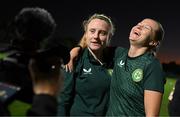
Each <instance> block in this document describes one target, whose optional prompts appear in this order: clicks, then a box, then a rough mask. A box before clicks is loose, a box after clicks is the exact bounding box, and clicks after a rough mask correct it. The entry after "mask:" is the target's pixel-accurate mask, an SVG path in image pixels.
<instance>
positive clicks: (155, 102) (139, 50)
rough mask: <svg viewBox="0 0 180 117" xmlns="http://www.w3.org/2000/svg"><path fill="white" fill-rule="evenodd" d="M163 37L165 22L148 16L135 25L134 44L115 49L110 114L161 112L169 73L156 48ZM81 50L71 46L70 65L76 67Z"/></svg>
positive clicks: (141, 114) (147, 114) (155, 113)
mask: <svg viewBox="0 0 180 117" xmlns="http://www.w3.org/2000/svg"><path fill="white" fill-rule="evenodd" d="M163 37H164V30H163V27H162V25H161V24H160V23H159V22H157V21H155V20H153V19H150V18H146V19H143V20H142V21H141V22H139V23H138V24H137V25H135V26H134V27H133V28H132V29H131V32H130V35H129V41H130V48H129V49H125V48H121V47H118V48H117V49H116V50H115V58H114V60H115V61H114V62H115V63H114V68H113V73H112V80H111V86H110V87H111V88H110V102H109V108H108V111H107V114H106V115H107V116H158V115H159V111H160V105H161V101H162V95H163V92H164V84H165V75H164V72H163V70H162V66H161V64H160V62H159V60H158V59H157V58H156V52H157V49H158V47H159V45H160V43H161V41H162V40H163ZM81 42H84V41H81ZM80 45H81V46H82V45H83V46H84V45H85V44H80ZM83 46H82V47H83ZM79 51H80V48H79V47H76V48H74V49H72V50H71V52H70V53H71V59H70V62H69V63H68V64H67V65H66V66H67V69H72V68H73V67H72V66H73V64H74V63H73V61H74V59H75V57H76V56H78V54H77V53H79ZM71 71H72V70H71Z"/></svg>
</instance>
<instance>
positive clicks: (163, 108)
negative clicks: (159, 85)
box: [160, 78, 176, 116]
mask: <svg viewBox="0 0 180 117" xmlns="http://www.w3.org/2000/svg"><path fill="white" fill-rule="evenodd" d="M175 82H176V79H174V78H167V81H166V84H165V90H164V95H163V100H162V105H161V110H160V116H169V114H168V97H169V94H170V92H171V91H172V89H173V87H174V85H175Z"/></svg>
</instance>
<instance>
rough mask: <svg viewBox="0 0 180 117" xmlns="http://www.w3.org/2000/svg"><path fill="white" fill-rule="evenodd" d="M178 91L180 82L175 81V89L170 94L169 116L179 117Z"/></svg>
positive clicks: (179, 100) (179, 98)
mask: <svg viewBox="0 0 180 117" xmlns="http://www.w3.org/2000/svg"><path fill="white" fill-rule="evenodd" d="M179 89H180V80H179V79H178V80H177V81H176V84H175V88H173V91H172V93H171V94H170V99H169V105H168V109H169V116H180V107H179V105H180V95H179Z"/></svg>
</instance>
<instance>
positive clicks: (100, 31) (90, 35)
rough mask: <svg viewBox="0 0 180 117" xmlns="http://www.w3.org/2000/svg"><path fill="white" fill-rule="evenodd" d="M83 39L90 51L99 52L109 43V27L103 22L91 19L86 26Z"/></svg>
mask: <svg viewBox="0 0 180 117" xmlns="http://www.w3.org/2000/svg"><path fill="white" fill-rule="evenodd" d="M85 37H86V39H87V45H88V47H89V48H91V50H92V51H96V50H101V49H103V48H105V47H106V45H107V43H108V42H109V38H110V25H109V24H108V23H107V22H106V21H104V20H101V19H93V20H91V22H90V23H89V24H88V26H87V31H86V33H85Z"/></svg>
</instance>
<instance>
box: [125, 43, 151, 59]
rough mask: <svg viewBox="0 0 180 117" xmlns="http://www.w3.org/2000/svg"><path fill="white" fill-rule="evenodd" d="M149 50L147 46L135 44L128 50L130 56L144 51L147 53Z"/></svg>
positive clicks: (138, 54) (135, 55)
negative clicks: (136, 45)
mask: <svg viewBox="0 0 180 117" xmlns="http://www.w3.org/2000/svg"><path fill="white" fill-rule="evenodd" d="M147 50H148V48H147V47H135V46H132V45H131V46H130V49H129V51H128V56H129V57H137V56H140V55H142V54H144V53H146V52H147Z"/></svg>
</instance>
